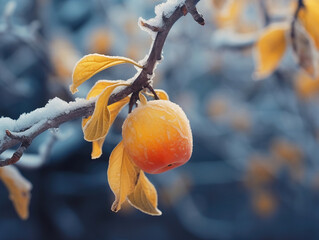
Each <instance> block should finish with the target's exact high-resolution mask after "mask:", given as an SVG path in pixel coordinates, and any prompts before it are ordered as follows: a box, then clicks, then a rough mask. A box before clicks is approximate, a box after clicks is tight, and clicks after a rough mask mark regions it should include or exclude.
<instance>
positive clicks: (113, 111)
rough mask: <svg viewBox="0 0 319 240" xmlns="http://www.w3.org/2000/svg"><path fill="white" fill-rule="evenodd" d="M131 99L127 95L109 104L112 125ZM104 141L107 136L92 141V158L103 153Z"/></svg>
mask: <svg viewBox="0 0 319 240" xmlns="http://www.w3.org/2000/svg"><path fill="white" fill-rule="evenodd" d="M129 101H130V98H129V97H126V98H123V99H122V100H120V101H118V102H115V103H113V104H111V105H109V106H108V109H109V111H110V126H112V124H113V122H114V120H115V119H116V117H117V115H118V114H119V112H120V111H121V110H122V108H123V107H124V106H125V105H126V104H127V103H128V102H129ZM104 141H105V137H104V138H101V139H99V140H97V141H93V142H92V153H91V158H92V159H96V158H99V157H100V156H101V155H102V146H103V143H104Z"/></svg>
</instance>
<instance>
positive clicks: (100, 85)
mask: <svg viewBox="0 0 319 240" xmlns="http://www.w3.org/2000/svg"><path fill="white" fill-rule="evenodd" d="M118 83H123V81H109V80H100V81H97V82H96V83H95V84H94V86H93V87H92V88H91V89H90V91H89V93H88V95H87V96H86V99H88V100H89V99H91V98H93V97H96V96H98V95H100V94H101V93H102V92H103V91H104V90H105V88H107V87H110V86H112V85H114V84H118Z"/></svg>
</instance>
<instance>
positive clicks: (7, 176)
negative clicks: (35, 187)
mask: <svg viewBox="0 0 319 240" xmlns="http://www.w3.org/2000/svg"><path fill="white" fill-rule="evenodd" d="M0 179H1V180H2V181H3V183H4V184H5V186H6V187H7V188H8V190H9V194H10V195H9V198H10V199H11V201H12V202H13V204H14V207H15V209H16V211H17V213H18V214H19V216H20V218H21V219H24V220H25V219H27V218H28V217H29V203H30V198H31V194H30V191H31V189H32V185H31V183H30V182H29V181H28V180H27V179H25V178H24V177H23V176H22V175H21V174H20V172H19V171H18V170H17V169H16V167H14V166H6V167H2V168H0Z"/></svg>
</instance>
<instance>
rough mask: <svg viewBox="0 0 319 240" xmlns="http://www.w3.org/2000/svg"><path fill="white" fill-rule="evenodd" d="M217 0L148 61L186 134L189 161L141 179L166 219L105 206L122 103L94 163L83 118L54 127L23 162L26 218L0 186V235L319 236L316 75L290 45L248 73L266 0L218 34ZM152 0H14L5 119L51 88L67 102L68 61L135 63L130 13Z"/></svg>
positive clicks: (0, 66)
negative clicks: (265, 72)
mask: <svg viewBox="0 0 319 240" xmlns="http://www.w3.org/2000/svg"><path fill="white" fill-rule="evenodd" d="M7 2H8V1H6V0H0V13H1V14H0V16H4V15H5V14H4V11H5V6H6V5H7ZM213 2H218V1H210V0H202V1H201V2H200V4H199V5H198V8H199V9H200V10H201V11H202V13H203V14H204V17H205V19H206V25H205V27H202V26H199V25H198V24H196V23H195V22H194V21H193V20H192V18H191V17H190V16H186V17H185V18H183V19H181V20H180V21H179V22H178V23H177V24H176V25H175V26H174V27H173V29H172V32H171V34H170V35H169V37H168V39H167V44H166V45H165V48H164V53H163V54H164V60H163V61H162V62H161V65H160V66H159V67H158V69H157V70H156V77H155V79H154V84H155V86H156V88H162V89H164V90H166V91H167V92H168V94H169V95H170V98H171V100H172V101H174V102H176V103H178V104H179V105H181V106H182V107H183V109H184V111H185V112H186V114H187V115H188V117H189V119H190V122H191V126H192V129H193V136H194V152H193V156H192V158H191V160H190V162H189V163H188V164H186V165H185V166H183V167H180V168H178V169H175V170H172V171H169V172H167V173H165V174H160V175H152V176H149V178H150V180H151V181H152V182H153V183H154V185H155V186H156V188H157V190H158V194H159V208H160V209H161V210H162V212H163V215H162V216H161V217H151V216H148V215H145V214H142V213H140V212H138V211H137V210H135V209H133V208H132V207H129V206H124V207H123V209H122V210H121V211H120V212H119V213H113V212H112V211H111V210H110V206H111V204H112V201H113V195H112V192H111V191H110V189H109V187H108V184H107V177H106V169H107V162H108V157H109V154H110V152H111V151H112V149H113V148H114V147H115V145H116V144H117V143H118V142H119V141H120V139H121V124H122V122H123V120H124V119H125V116H126V114H127V109H124V110H123V111H122V112H121V114H120V116H119V117H118V119H117V120H116V122H115V123H114V126H113V127H112V130H111V132H110V133H109V135H108V137H107V140H106V143H105V146H104V149H103V151H104V154H103V155H102V157H101V158H100V159H98V160H94V161H93V160H91V159H90V151H91V146H90V144H89V143H87V142H85V141H84V139H83V135H82V132H81V127H80V126H81V125H80V124H81V123H80V120H78V121H75V122H71V123H66V124H64V125H63V126H61V128H60V130H59V133H58V134H59V140H58V141H57V142H56V143H55V145H54V147H53V149H52V152H51V154H50V157H49V158H48V159H47V160H46V162H45V163H44V164H43V165H42V166H40V167H37V168H32V167H30V166H25V165H24V166H23V165H22V166H20V167H19V169H20V170H21V172H22V174H23V175H24V176H25V177H26V178H27V179H29V180H30V181H31V182H32V184H33V190H32V199H31V206H30V217H29V219H28V220H27V221H22V220H20V219H19V218H18V216H17V214H16V213H15V211H14V209H13V206H12V204H11V202H10V200H9V199H8V192H7V190H6V189H5V187H4V186H3V185H2V184H0V239H1V240H19V239H23V240H24V239H25V240H38V239H48V240H50V239H66V240H68V239H70V240H73V239H83V240H84V239H114V240H115V239H153V240H157V239H318V238H319V228H318V220H319V196H318V191H319V178H318V176H317V174H318V170H319V169H318V156H319V151H318V139H319V135H318V124H319V118H318V116H319V115H318V114H319V111H318V110H319V109H318V106H319V104H318V103H319V102H318V101H319V98H318V96H319V95H318V92H319V84H318V81H317V80H311V81H310V80H309V79H308V78H307V76H305V75H304V73H301V72H300V71H299V69H298V66H297V65H296V63H295V61H294V58H293V56H292V53H291V49H290V48H289V47H288V50H287V52H286V54H285V57H284V59H283V62H282V63H281V64H280V66H279V68H278V69H277V70H276V71H275V72H274V74H272V75H271V76H270V77H268V78H267V79H265V80H262V81H255V80H253V78H252V73H253V71H254V65H253V53H252V47H251V46H252V45H251V44H252V42H251V41H253V40H250V38H249V37H248V38H247V36H246V35H245V34H246V33H249V34H250V33H254V32H256V31H258V30H259V29H261V28H262V27H263V26H264V22H265V21H264V20H265V19H263V16H262V14H261V12H262V10H264V9H263V8H262V7H261V6H259V4H258V3H259V1H248V0H247V1H245V2H247V6H246V8H245V11H244V10H242V11H241V13H240V14H239V15H240V16H241V17H243V16H244V17H245V19H244V20H243V21H244V23H242V22H240V21H235V23H236V24H237V25H236V26H233V25H234V24H235V23H234V22H233V23H231V24H230V27H229V26H228V27H226V30H225V31H224V32H222V31H219V30H224V29H221V26H220V25H223V24H217V21H218V19H217V18H216V15H214V14H217V11H216V9H214V5H213V4H212V3H213ZM268 2H273V3H274V1H268ZM278 2H282V3H283V2H287V0H281V1H278ZM288 2H289V1H288ZM290 2H291V1H290ZM157 3H159V1H149V0H125V1H120V0H119V1H116V0H17V1H16V9H15V11H14V12H13V13H12V14H11V16H9V19H7V20H6V19H5V17H3V18H2V19H1V22H0V24H1V25H0V31H1V32H0V102H1V103H0V115H1V116H7V117H11V118H14V119H16V118H18V117H19V115H20V114H22V113H23V112H30V111H32V110H34V109H36V108H38V107H43V106H44V105H45V104H46V103H47V101H48V100H49V99H51V98H54V97H56V96H57V97H60V98H62V99H63V100H65V101H70V100H72V99H73V97H74V96H71V95H70V93H69V91H68V85H69V84H70V82H71V73H72V67H73V65H74V63H75V62H76V61H77V60H78V59H79V58H80V57H81V56H83V55H85V54H88V53H93V52H99V53H103V54H108V55H119V56H127V57H131V58H133V59H134V60H140V59H143V58H144V56H145V54H147V53H148V51H149V48H150V46H151V39H150V37H149V35H148V34H147V33H146V32H144V31H142V30H141V29H139V27H138V25H137V20H138V18H139V17H143V18H145V19H148V18H151V17H153V16H154V6H155V5H156V4H157ZM285 4H286V3H285ZM268 7H269V6H268ZM283 9H285V8H283ZM271 10H273V9H271V6H270V7H269V12H270V13H272V12H271ZM286 10H287V9H286ZM287 14H288V15H289V13H287ZM273 15H274V18H276V17H278V16H277V15H276V14H275V13H273ZM271 16H272V15H271ZM281 17H282V16H281ZM8 24H11V28H10V29H9V30H6V31H4V30H3V29H4V28H5V27H7V26H8ZM223 27H224V26H223ZM227 33H228V35H227ZM229 33H231V34H235V35H231V34H230V35H229ZM252 35H253V34H252ZM242 36H244V37H243V38H241V37H242ZM245 36H246V38H245ZM248 36H250V35H248ZM252 39H253V38H252ZM134 71H135V70H134V68H132V67H130V66H118V67H114V68H113V69H109V70H106V71H104V72H102V73H100V74H98V75H97V76H96V77H94V78H93V79H92V80H90V81H88V83H87V84H86V85H85V86H83V87H81V88H80V93H79V95H77V97H84V96H85V94H86V93H87V91H88V90H89V88H90V86H92V85H93V84H94V82H95V81H96V80H98V79H110V80H112V79H114V80H116V79H129V78H130V77H132V76H133V75H134V74H135V72H134ZM50 137H51V136H50V133H45V134H42V135H41V136H40V137H39V138H37V139H36V140H35V141H34V142H33V144H32V145H31V147H30V149H28V151H27V153H26V156H28V154H29V156H36V155H37V154H38V153H39V151H40V150H39V149H41V146H43V144H45V143H46V142H47V141H48V139H50ZM40 152H41V151H40ZM30 154H33V155H30ZM35 158H36V157H35ZM30 161H32V157H31V159H30Z"/></svg>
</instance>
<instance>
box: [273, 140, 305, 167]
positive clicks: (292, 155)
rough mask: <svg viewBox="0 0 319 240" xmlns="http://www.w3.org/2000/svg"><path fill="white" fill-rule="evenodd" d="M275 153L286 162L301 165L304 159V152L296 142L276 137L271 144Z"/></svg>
mask: <svg viewBox="0 0 319 240" xmlns="http://www.w3.org/2000/svg"><path fill="white" fill-rule="evenodd" d="M271 152H272V153H273V155H274V156H275V157H276V158H278V159H280V160H282V161H283V162H284V163H286V164H289V165H293V166H299V165H300V164H301V163H302V160H303V152H302V150H301V148H300V147H299V146H298V145H296V144H295V143H292V142H289V141H287V140H285V139H275V140H274V141H273V142H272V144H271Z"/></svg>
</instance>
